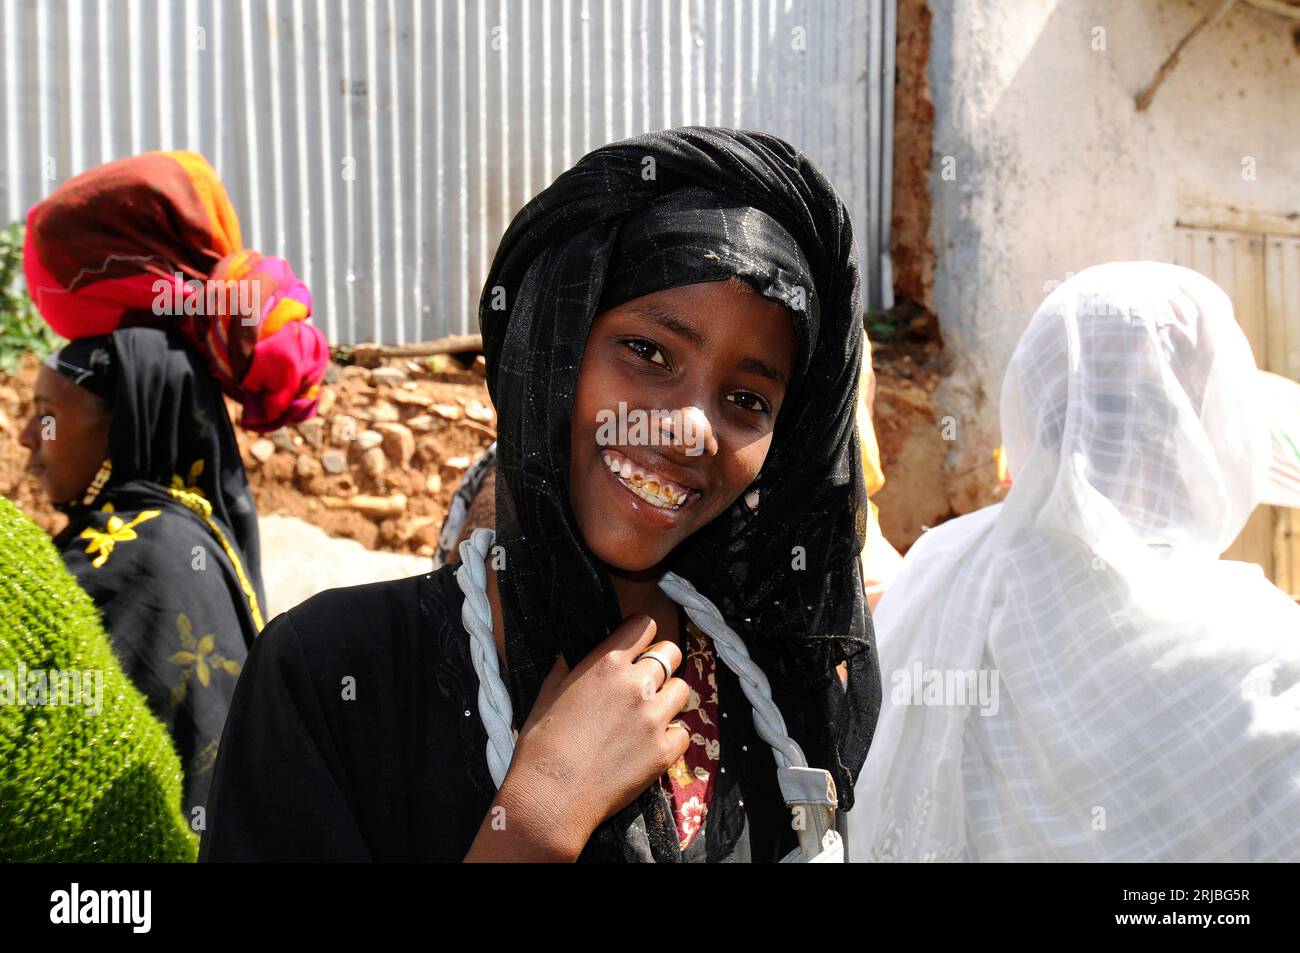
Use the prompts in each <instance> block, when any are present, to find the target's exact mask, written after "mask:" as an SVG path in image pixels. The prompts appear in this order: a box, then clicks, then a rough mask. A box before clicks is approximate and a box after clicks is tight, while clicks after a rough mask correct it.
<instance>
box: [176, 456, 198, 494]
mask: <svg viewBox="0 0 1300 953" xmlns="http://www.w3.org/2000/svg"><path fill="white" fill-rule="evenodd" d="M202 475H203V458H202V457H200V458H199V459H198V460H195V461H194V462H193V463H192V464H190V472H189V475H188V476H185V477H182V476H181V475H180V474H179V473H173V474H172V489H175V490H188V491H189V492H190V493H194V494H197V495H198V496H201V497H203V498H204V499H205V500H206V499H207V494H206V493H204V492H203V490H202V489H200V488H199V477H201V476H202Z"/></svg>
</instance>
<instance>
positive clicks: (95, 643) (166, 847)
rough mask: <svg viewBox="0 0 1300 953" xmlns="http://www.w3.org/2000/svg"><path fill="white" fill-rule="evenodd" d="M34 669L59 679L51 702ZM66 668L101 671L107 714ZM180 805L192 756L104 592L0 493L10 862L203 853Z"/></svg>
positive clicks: (1, 766)
mask: <svg viewBox="0 0 1300 953" xmlns="http://www.w3.org/2000/svg"><path fill="white" fill-rule="evenodd" d="M24 670H25V671H26V672H27V673H31V672H37V673H42V674H43V676H44V678H45V680H46V684H47V685H49V686H51V690H50V691H49V692H47V694H46V698H45V700H44V703H36V704H34V703H33V702H34V701H36V702H40V699H39V698H38V697H35V696H36V692H37V691H38V688H37V683H34V682H32V681H31V680H30V678H28V679H22V681H23V685H22V686H21V687H20V686H18V685H17V682H18V681H19V680H20V679H19V675H20V674H21V673H23V671H24ZM55 670H57V671H59V672H74V671H75V672H78V673H85V672H88V671H89V672H96V673H99V674H98V675H97V676H95V677H97V678H98V679H100V681H99V685H100V694H99V707H100V711H99V713H98V714H91V712H92V711H93V710H94V709H95V707H96V705H95V701H94V697H95V693H94V692H93V691H90V692H85V691H84V688H85V685H86V684H93V681H87V682H83V684H82V688H83V692H82V693H81V694H73V693H72V692H71V691H68V690H67V684H68V683H67V682H60V681H57V680H53V681H52V679H54V676H52V675H50V674H49V673H51V672H52V671H55ZM79 677H81V678H84V675H83V676H79ZM55 685H62V686H63V687H64V691H63V692H62V695H61V696H56V695H55V694H54V692H53V690H52V687H53V686H55ZM19 691H21V693H22V694H21V695H20V694H19ZM24 696H25V697H24ZM69 699H72V701H73V702H74V703H71V704H70V703H68V700H69ZM20 702H21V703H20ZM180 805H181V766H180V760H179V759H178V758H177V756H176V752H175V750H174V749H173V748H172V744H171V739H170V738H169V737H168V736H167V731H166V729H165V728H164V727H163V726H162V724H160V723H159V722H158V721H157V720H155V719H154V717H153V715H152V714H151V713H150V711H149V709H148V707H147V705H146V703H145V699H144V696H143V695H141V694H140V692H139V691H137V690H136V688H135V686H134V685H133V684H132V683H131V681H130V679H129V678H128V677H127V676H126V674H125V673H123V671H122V669H121V667H120V666H119V664H118V661H117V659H116V657H115V656H114V655H113V650H112V648H111V647H110V645H109V641H108V637H107V636H106V635H105V634H104V630H103V628H102V627H101V625H100V621H99V613H98V612H97V611H96V609H95V605H94V603H93V602H91V600H90V597H89V596H87V595H86V594H85V592H83V591H82V590H81V588H80V587H79V586H78V585H77V583H76V580H75V579H73V577H72V576H71V575H70V574H69V573H68V571H67V570H66V569H65V568H64V566H63V561H62V559H61V558H60V557H59V553H58V551H57V550H56V549H55V548H54V546H53V544H52V543H51V542H50V540H49V538H48V537H47V536H46V535H45V534H44V533H43V532H41V530H40V528H39V527H37V526H36V525H35V524H34V523H32V522H31V520H29V519H28V518H27V517H26V516H24V515H23V514H22V512H21V511H19V509H18V508H17V507H16V506H14V504H13V503H12V502H10V501H9V500H7V499H5V498H3V497H0V861H118V862H129V861H192V860H194V859H195V858H196V857H197V855H198V838H197V837H196V836H195V834H194V833H193V832H192V831H191V830H190V829H189V825H188V824H187V823H186V818H185V816H184V815H183V814H182V813H181V807H180Z"/></svg>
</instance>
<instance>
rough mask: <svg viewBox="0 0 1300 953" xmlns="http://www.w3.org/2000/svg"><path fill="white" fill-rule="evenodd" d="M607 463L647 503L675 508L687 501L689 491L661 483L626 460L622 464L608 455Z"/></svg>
mask: <svg viewBox="0 0 1300 953" xmlns="http://www.w3.org/2000/svg"><path fill="white" fill-rule="evenodd" d="M605 463H606V465H607V466H608V467H609V469H610V472H611V473H613V474H614V475H615V476H617V477H618V478H619V481H620V482H621V483H622V484H623V485H624V486H625V487H627V488H628V489H629V490H631V491H632V492H633V493H635V494H636V495H637V496H639V497H641V498H642V499H643V500H645V501H646V502H647V503H652V504H654V505H655V506H659V507H662V508H664V509H672V510H675V509H678V508H680V507H681V506H682V504H683V503H685V502H686V498H687V496H688V494H687V493H678V492H677V491H676V490H674V489H673V488H672V487H670V486H669V485H668V484H667V483H662V484H661V483H660V482H659V481H658V480H654V479H650V478H649V477H648V476H647V475H646V473H645V471H643V470H641V469H639V468H638V467H634V466H633V465H632V464H631V463H630V462H628V461H626V460H624V461H623V463H622V465H621V466H620V465H619V462H618V461H617V460H616V459H615V458H614V457H613V456H608V457H606V458H605Z"/></svg>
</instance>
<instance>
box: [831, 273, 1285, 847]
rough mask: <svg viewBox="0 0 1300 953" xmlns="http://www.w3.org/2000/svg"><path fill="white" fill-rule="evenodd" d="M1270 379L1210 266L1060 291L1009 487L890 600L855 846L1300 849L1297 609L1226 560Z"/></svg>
mask: <svg viewBox="0 0 1300 953" xmlns="http://www.w3.org/2000/svg"><path fill="white" fill-rule="evenodd" d="M1260 395H1261V391H1260V390H1259V386H1258V374H1257V372H1256V369H1255V364H1254V360H1253V358H1252V356H1251V353H1250V348H1249V345H1248V343H1247V341H1246V339H1245V336H1244V335H1243V334H1242V332H1241V330H1240V329H1239V327H1238V326H1237V324H1236V321H1235V320H1234V318H1233V313H1232V305H1231V303H1230V301H1229V300H1228V298H1227V296H1226V295H1225V294H1224V292H1223V291H1222V290H1221V289H1220V288H1219V287H1218V286H1217V285H1215V284H1214V283H1213V282H1211V281H1210V280H1209V279H1207V278H1205V277H1203V276H1201V275H1199V274H1197V273H1195V272H1193V271H1190V270H1188V269H1185V268H1179V267H1176V266H1173V265H1167V264H1159V263H1154V262H1117V263H1113V264H1107V265H1100V266H1097V267H1094V268H1089V269H1088V270H1086V271H1083V272H1081V273H1080V274H1078V275H1076V276H1074V277H1073V278H1071V279H1070V280H1068V281H1066V282H1065V283H1064V284H1062V285H1061V286H1060V287H1058V288H1057V289H1056V290H1055V291H1054V292H1053V293H1052V294H1051V295H1050V296H1049V297H1048V298H1047V299H1046V301H1044V302H1043V304H1042V306H1041V307H1040V308H1039V309H1038V312H1037V313H1036V314H1035V315H1034V318H1033V320H1032V322H1031V323H1030V325H1029V327H1028V329H1027V330H1026V331H1025V333H1024V335H1023V336H1022V337H1021V339H1020V342H1019V345H1018V346H1017V348H1016V350H1015V353H1014V355H1013V356H1012V359H1011V363H1010V366H1009V368H1008V370H1007V374H1006V378H1005V382H1004V386H1003V392H1002V405H1001V422H1002V433H1003V440H1004V441H1005V444H1006V448H1007V456H1008V462H1009V465H1010V468H1011V472H1012V476H1013V479H1014V483H1013V486H1012V488H1011V491H1010V493H1009V494H1008V496H1007V499H1006V501H1005V502H1004V503H1002V504H999V505H997V506H992V507H988V508H986V509H984V510H981V511H979V512H976V513H973V514H971V515H969V516H965V517H961V518H959V519H956V520H952V521H950V522H948V523H946V524H944V525H942V526H940V527H938V528H936V529H934V530H931V531H930V532H927V533H926V534H925V535H924V536H923V537H922V538H921V539H920V540H919V541H918V542H917V543H916V545H915V546H913V548H912V550H911V552H909V553H908V556H907V559H906V561H905V563H904V565H903V569H902V572H901V573H900V575H899V577H898V579H897V580H896V581H895V583H894V585H893V587H892V588H891V589H890V590H889V591H888V593H886V595H885V597H884V599H883V600H882V601H881V603H880V605H879V607H878V609H877V612H876V614H875V625H876V633H877V643H878V650H879V654H880V664H881V676H882V680H883V682H884V694H885V698H884V704H883V706H882V709H881V715H880V721H879V724H878V726H877V730H876V735H875V739H874V741H873V744H872V747H871V750H870V753H869V754H868V758H867V762H866V764H865V766H864V767H863V770H862V773H861V775H860V777H859V780H858V783H857V788H856V794H857V805H856V806H855V808H854V810H853V812H852V814H851V815H850V823H849V836H850V841H849V845H850V858H851V859H853V860H872V859H904V860H1116V861H1120V860H1124V861H1155V860H1183V861H1195V860H1297V859H1300V607H1298V606H1296V604H1295V603H1294V602H1293V601H1291V600H1290V599H1289V598H1288V597H1287V596H1286V595H1285V594H1283V593H1282V592H1281V591H1280V590H1278V589H1277V588H1276V587H1274V586H1272V585H1271V584H1270V583H1269V582H1268V581H1267V580H1266V579H1265V578H1264V576H1263V574H1262V572H1261V571H1260V570H1259V568H1258V567H1257V566H1254V565H1249V564H1244V563H1233V562H1226V561H1220V560H1219V559H1218V556H1219V554H1220V553H1222V552H1223V550H1224V549H1226V548H1227V546H1228V545H1229V543H1231V541H1232V540H1233V539H1234V538H1235V537H1236V535H1237V534H1238V533H1239V532H1240V530H1241V528H1242V527H1243V526H1244V525H1245V523H1246V520H1247V518H1248V517H1249V515H1250V513H1251V511H1252V509H1253V508H1254V506H1255V505H1256V503H1257V502H1258V500H1259V497H1260V492H1261V489H1262V487H1263V484H1264V480H1265V478H1266V472H1267V469H1268V465H1269V454H1270V443H1269V433H1268V427H1267V423H1266V422H1265V414H1264V412H1263V408H1262V405H1261V404H1260V399H1261V397H1260ZM963 689H965V691H963Z"/></svg>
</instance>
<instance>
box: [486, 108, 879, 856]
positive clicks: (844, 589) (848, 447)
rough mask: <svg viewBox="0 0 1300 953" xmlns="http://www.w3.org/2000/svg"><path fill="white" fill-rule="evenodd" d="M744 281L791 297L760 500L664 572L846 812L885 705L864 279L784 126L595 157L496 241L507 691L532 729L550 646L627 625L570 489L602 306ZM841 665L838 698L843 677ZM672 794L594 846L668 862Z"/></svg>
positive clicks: (723, 518) (701, 534)
mask: <svg viewBox="0 0 1300 953" xmlns="http://www.w3.org/2000/svg"><path fill="white" fill-rule="evenodd" d="M733 277H739V278H740V279H742V280H744V281H745V282H746V283H748V284H749V285H750V286H751V287H752V288H753V289H754V290H755V291H757V292H758V293H759V294H762V295H764V296H766V297H768V298H772V299H774V300H776V301H779V302H781V303H782V304H784V305H785V306H786V307H787V309H788V310H789V313H790V316H791V319H792V321H793V324H794V329H795V334H796V339H797V341H798V357H797V361H796V370H795V374H794V378H793V380H792V381H791V385H790V387H789V388H788V389H787V395H786V399H785V401H784V403H783V405H782V408H781V411H780V414H779V416H778V419H777V422H776V429H775V432H774V438H773V442H772V446H771V449H770V451H769V454H768V457H767V460H766V462H765V464H764V466H763V469H762V471H761V473H760V475H759V478H758V480H757V483H756V484H755V488H757V489H758V490H759V492H760V496H759V500H760V502H759V505H758V507H757V508H756V509H751V508H750V507H749V506H747V505H746V504H745V502H744V500H743V498H742V499H740V500H737V501H736V502H735V503H734V504H733V505H732V506H731V507H730V508H729V509H728V510H727V511H725V512H724V513H723V514H721V515H720V516H719V517H717V518H716V519H715V520H714V521H713V522H712V523H710V524H709V525H708V526H706V527H704V528H703V529H701V530H699V531H698V532H697V533H695V534H694V535H693V536H692V537H691V538H690V539H688V540H686V541H685V542H684V543H682V544H681V545H680V546H679V547H678V548H677V549H676V550H675V551H674V552H673V553H672V554H671V555H670V557H669V558H668V560H667V567H666V568H669V569H671V570H672V571H674V572H676V573H678V574H679V575H681V576H682V577H684V578H686V579H688V580H690V581H691V582H692V583H693V584H694V585H695V586H696V587H697V588H698V589H699V590H700V592H702V593H703V594H704V595H705V596H707V597H708V598H710V599H711V600H712V601H713V602H714V604H715V605H716V606H717V607H718V608H719V610H720V611H721V612H722V614H723V616H724V617H725V618H726V619H727V621H728V623H729V624H730V625H731V626H732V628H733V629H735V630H736V632H737V633H739V634H740V635H741V637H742V638H743V639H744V640H745V643H746V646H747V647H748V649H749V651H750V653H751V655H752V656H753V658H754V660H755V661H756V662H757V663H758V664H759V665H760V666H761V667H762V669H763V671H764V673H765V674H766V675H767V677H768V679H769V680H770V682H771V683H772V688H773V698H774V700H775V701H776V703H777V705H778V706H779V707H780V709H781V712H782V714H783V716H784V717H785V720H786V724H787V727H788V728H789V729H790V733H791V735H792V736H793V737H794V739H795V740H796V741H797V742H799V744H800V745H801V747H802V748H803V750H804V753H805V754H806V755H807V757H808V761H809V764H811V765H812V766H815V767H822V768H825V769H827V770H829V771H830V772H831V773H832V775H833V777H834V779H835V782H836V786H837V788H838V792H839V797H840V804H841V807H842V808H845V809H847V808H848V807H851V806H852V798H853V781H854V780H855V779H856V777H857V774H858V772H859V770H860V769H861V767H862V763H863V761H864V759H865V758H866V754H867V748H868V747H869V745H870V742H871V736H872V732H873V731H874V728H875V723H876V716H877V714H878V711H879V706H880V673H879V669H878V666H877V663H876V658H875V652H874V651H873V650H872V649H873V641H874V634H873V631H872V627H871V620H870V616H869V615H868V613H867V611H866V606H865V599H864V594H863V585H862V578H861V571H860V568H859V564H858V554H859V552H860V551H861V547H862V544H863V541H864V538H865V532H866V519H867V498H866V489H865V482H864V478H863V473H862V466H861V456H860V454H859V451H858V440H857V433H856V421H855V410H856V399H857V381H858V374H859V368H860V359H861V348H862V314H861V308H860V299H859V288H860V276H859V273H858V263H857V255H856V250H855V246H854V241H853V234H852V228H851V225H850V220H849V216H848V212H847V210H846V208H845V206H844V203H843V202H842V201H841V199H840V197H839V196H838V195H837V194H836V192H835V190H834V188H833V187H832V186H831V184H830V182H829V181H827V180H826V178H825V177H824V176H823V175H822V174H821V172H820V171H818V169H817V168H816V167H815V166H814V165H813V164H812V162H811V161H810V160H809V159H808V158H807V157H806V156H804V155H803V154H802V153H801V152H799V151H797V150H796V149H795V148H793V147H792V146H791V145H789V144H788V143H786V142H784V141H782V140H781V139H778V138H777V137H775V136H772V135H768V134H765V133H756V132H745V131H740V130H730V129H718V128H705V127H688V128H681V129H672V130H666V131H662V132H656V133H650V134H646V135H642V136H637V137H635V138H632V139H628V140H624V141H622V142H617V143H613V144H611V145H608V146H605V147H603V148H601V149H597V150H595V151H594V152H591V153H588V154H587V155H586V156H584V157H583V158H582V159H581V160H579V162H578V163H577V165H576V166H574V167H573V168H572V169H570V170H568V171H567V172H565V173H563V174H562V175H561V176H560V177H559V178H558V179H556V180H555V182H554V183H553V184H552V185H551V186H550V187H548V188H547V189H545V190H544V191H543V192H541V193H540V194H539V195H538V196H537V197H535V198H534V199H533V200H532V201H531V202H529V203H528V204H527V205H526V206H525V207H524V208H523V209H522V210H521V211H520V212H519V214H518V215H516V216H515V219H514V221H513V222H512V223H511V224H510V227H509V228H508V229H507V230H506V233H505V236H504V237H503V238H502V240H501V244H500V246H499V248H498V250H497V253H496V257H495V259H494V261H493V263H492V268H491V271H490V273H489V275H488V278H487V281H486V284H485V286H484V289H483V296H482V299H481V302H480V307H479V319H480V323H481V327H482V332H483V345H484V351H485V354H486V360H487V376H488V388H489V390H490V391H491V394H492V398H493V401H494V402H495V404H496V408H497V413H498V459H499V467H500V476H501V478H500V479H498V480H497V490H496V492H497V514H496V520H497V523H496V531H497V542H498V543H499V544H500V545H502V546H503V547H504V548H505V552H506V556H507V559H506V565H507V567H508V569H507V571H505V572H503V573H502V574H501V577H500V585H501V602H502V610H503V615H504V625H505V632H506V652H507V657H508V659H509V666H508V676H509V684H510V692H511V697H512V702H513V705H514V710H515V713H516V718H517V720H518V721H519V723H521V724H522V721H523V719H524V718H525V717H526V715H527V713H528V711H529V710H530V709H531V707H532V704H533V702H534V700H535V699H536V697H537V692H538V689H539V687H540V684H541V681H542V680H543V678H544V677H545V675H546V673H547V672H548V671H549V670H550V668H551V665H552V663H553V661H554V658H555V656H556V655H557V654H560V653H563V655H564V657H565V659H566V661H567V662H568V664H569V666H570V667H573V666H576V665H577V664H578V662H579V661H580V660H581V659H582V658H583V657H584V656H585V655H587V654H588V653H589V652H590V651H591V650H592V649H593V648H594V647H595V646H596V645H597V644H599V643H600V642H601V641H602V640H603V639H605V638H606V637H607V636H608V635H609V633H610V632H612V631H613V629H614V628H616V627H617V626H618V625H619V624H620V622H621V621H622V619H621V614H620V612H619V608H618V602H617V599H616V597H615V595H614V591H613V589H612V587H611V585H610V582H609V579H608V576H607V574H606V572H605V571H604V570H603V568H602V567H601V565H600V564H599V563H598V561H597V560H596V559H595V557H594V556H593V555H592V553H591V552H590V550H589V549H588V548H587V546H586V544H585V542H584V541H583V539H582V537H581V534H580V533H579V532H578V529H577V525H576V521H575V517H574V515H573V510H572V507H571V506H570V503H569V499H568V485H569V469H568V468H569V461H570V447H569V435H570V417H571V414H572V409H573V402H574V395H575V392H576V387H577V377H578V369H579V366H580V365H581V362H582V356H583V351H584V349H585V347H586V342H587V335H588V332H589V331H590V329H591V326H592V322H593V320H594V318H595V316H596V315H597V314H598V313H600V312H601V311H602V310H604V309H607V308H609V307H613V306H615V305H617V304H620V303H623V302H625V301H628V300H630V299H632V298H635V297H639V296H641V295H645V294H649V293H651V292H655V291H661V290H665V289H669V288H673V287H679V286H682V285H688V284H694V283H698V282H706V281H719V280H724V279H728V278H733ZM844 659H850V660H851V662H850V679H849V686H848V691H847V693H846V692H844V691H843V690H842V689H841V686H840V682H839V679H838V677H837V676H836V673H835V666H836V664H837V663H838V662H840V661H842V660H844ZM662 797H663V795H662V793H661V792H660V791H659V789H658V786H657V785H652V786H651V787H650V788H649V789H647V791H645V792H643V793H642V794H641V795H640V796H639V797H638V798H637V800H635V801H633V802H632V803H631V804H630V805H629V806H628V807H627V808H626V809H625V810H623V811H622V812H620V813H619V814H618V815H616V816H615V817H613V818H611V819H610V821H608V822H607V823H606V824H605V825H603V826H602V827H601V828H600V829H599V830H598V831H597V832H596V835H595V836H594V837H593V838H592V840H591V841H590V842H589V844H588V849H587V851H586V852H585V854H584V857H585V858H587V859H609V860H623V859H628V860H649V859H654V860H659V861H663V860H674V859H677V858H678V857H679V856H680V854H679V851H678V847H677V837H676V832H675V830H674V829H673V826H672V822H671V820H670V819H669V817H668V815H667V813H666V812H665V811H664V810H662V807H661V804H660V802H659V799H661V798H662ZM638 820H640V821H641V822H640V823H637V822H638ZM773 823H785V824H788V823H789V817H788V815H787V816H785V817H783V818H775V819H773Z"/></svg>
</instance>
